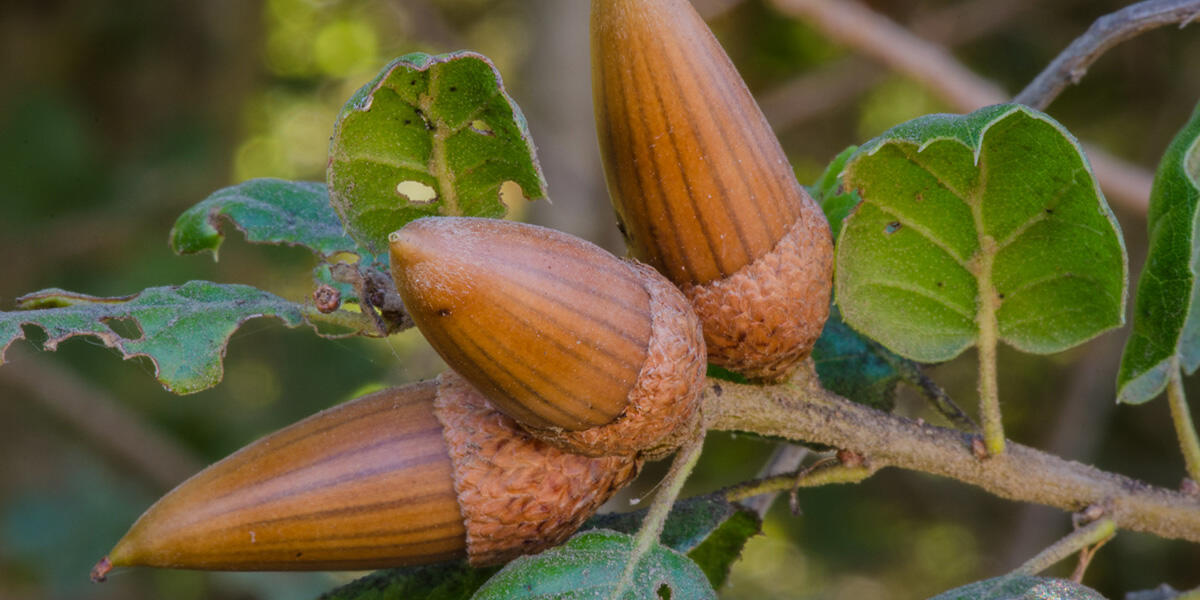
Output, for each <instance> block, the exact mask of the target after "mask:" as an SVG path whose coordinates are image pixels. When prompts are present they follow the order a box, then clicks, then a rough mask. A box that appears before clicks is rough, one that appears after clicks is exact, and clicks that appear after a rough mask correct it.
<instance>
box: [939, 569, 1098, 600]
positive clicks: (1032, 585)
mask: <svg viewBox="0 0 1200 600" xmlns="http://www.w3.org/2000/svg"><path fill="white" fill-rule="evenodd" d="M930 600H1104V596H1101V595H1100V594H1099V593H1097V592H1096V591H1095V590H1093V589H1091V588H1088V587H1084V586H1082V585H1079V584H1078V583H1075V582H1072V581H1068V580H1066V579H1049V578H1045V577H1030V576H1023V575H1022V576H1006V577H997V578H995V579H987V580H984V581H978V582H975V583H972V584H971V585H967V586H963V587H960V588H958V589H955V590H950V591H949V592H946V593H944V594H939V595H937V596H935V597H933V598H931V599H930Z"/></svg>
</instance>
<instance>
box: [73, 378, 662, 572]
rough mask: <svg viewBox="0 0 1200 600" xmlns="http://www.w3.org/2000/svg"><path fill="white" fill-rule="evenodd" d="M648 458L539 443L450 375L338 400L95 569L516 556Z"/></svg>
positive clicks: (164, 508) (210, 478) (219, 471)
mask: <svg viewBox="0 0 1200 600" xmlns="http://www.w3.org/2000/svg"><path fill="white" fill-rule="evenodd" d="M639 468H640V462H639V461H637V460H636V459H633V458H629V457H604V458H587V457H583V456H578V455H574V454H570V453H567V452H563V451H561V450H559V449H557V448H554V447H552V446H550V445H548V444H546V443H545V442H542V441H540V440H537V439H536V438H533V437H531V436H530V435H529V434H528V433H527V432H525V431H524V430H523V429H521V428H520V427H518V426H517V425H516V424H515V423H514V422H513V421H512V420H511V419H510V418H509V417H506V416H504V415H502V414H501V413H499V412H497V411H496V410H495V409H494V408H492V407H491V405H490V404H488V402H487V401H486V400H485V399H484V398H483V397H482V396H481V395H480V394H479V392H477V391H476V390H475V389H474V388H472V387H471V386H470V385H469V384H467V383H466V382H465V381H464V380H463V379H462V378H461V377H458V376H457V375H456V374H454V373H453V372H447V373H446V374H444V375H442V376H441V377H440V378H439V379H438V380H437V381H436V382H428V383H419V384H415V385H409V386H406V387H402V388H394V389H389V390H385V391H382V392H378V393H375V394H371V395H368V396H364V397H361V398H358V399H356V400H353V401H350V402H347V403H345V404H342V405H339V406H336V407H334V408H331V409H329V410H326V411H324V412H321V413H319V414H317V415H314V416H312V417H310V418H308V419H305V420H303V421H301V422H299V423H296V424H295V425H292V426H290V427H288V428H286V429H283V430H280V431H278V432H276V433H273V434H271V435H269V436H267V437H265V438H263V439H260V440H258V441H257V442H254V443H253V444H250V445H249V446H247V447H245V448H243V449H242V450H239V451H238V452H236V453H234V454H233V455H231V456H229V457H228V458H226V459H224V460H222V461H220V462H218V463H216V464H214V465H212V466H210V467H208V468H207V469H205V470H204V471H201V472H200V473H199V474H197V475H195V476H194V477H192V478H191V479H189V480H187V481H185V482H184V483H182V484H181V485H180V486H179V487H177V488H175V489H174V490H172V491H171V492H170V493H168V494H167V495H166V496H164V497H163V498H162V499H160V500H159V501H158V502H157V503H156V504H154V505H153V506H151V507H150V509H149V510H147V511H146V513H145V514H143V515H142V516H141V518H140V519H138V521H137V522H136V523H134V525H133V527H132V528H131V529H130V530H129V532H128V533H126V534H125V537H123V538H122V539H121V540H120V541H119V542H118V543H117V545H116V547H114V548H113V550H112V552H111V553H110V554H109V556H108V557H107V558H105V559H104V560H103V561H101V562H100V564H98V565H97V566H96V569H95V570H94V571H93V578H94V579H97V580H103V578H104V576H105V575H106V574H107V572H108V571H109V570H110V569H112V568H113V567H120V566H135V565H142V566H154V567H171V568H182V569H218V570H238V571H242V570H256V571H265V570H293V571H295V570H331V569H343V570H360V569H375V568H383V567H393V566H402V565H415V564H425V563H433V562H440V561H444V560H450V559H454V558H461V557H464V556H465V557H468V558H469V559H470V561H471V563H472V564H475V565H488V564H497V563H502V562H506V561H508V560H510V559H512V558H514V557H516V556H519V555H521V554H525V553H531V552H537V551H540V550H541V549H544V548H547V547H550V546H553V545H555V544H557V543H559V542H561V541H563V540H564V539H566V537H567V536H569V535H570V534H571V533H572V532H574V531H575V529H576V528H578V527H579V525H580V524H581V523H582V522H583V521H584V520H585V519H587V517H588V516H590V515H591V514H592V512H593V511H595V509H596V508H597V507H599V506H600V505H601V504H603V503H604V501H605V500H607V499H608V497H609V496H610V495H612V493H613V492H615V491H616V490H617V489H619V488H620V487H621V486H623V485H624V484H625V483H627V482H628V481H629V480H630V479H632V478H633V477H634V476H635V475H636V474H637V471H638V469H639Z"/></svg>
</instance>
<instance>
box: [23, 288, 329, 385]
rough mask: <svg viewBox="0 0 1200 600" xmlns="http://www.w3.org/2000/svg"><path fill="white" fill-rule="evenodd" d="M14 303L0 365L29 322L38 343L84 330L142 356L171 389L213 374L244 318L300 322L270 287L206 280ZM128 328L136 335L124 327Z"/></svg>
mask: <svg viewBox="0 0 1200 600" xmlns="http://www.w3.org/2000/svg"><path fill="white" fill-rule="evenodd" d="M17 308H18V309H19V310H18V311H15V312H0V364H2V363H3V359H4V354H5V351H6V350H8V347H9V346H10V345H12V343H13V342H15V341H16V340H18V339H22V338H24V337H25V333H24V331H22V326H24V325H33V326H37V327H40V328H42V329H43V330H45V332H46V335H47V338H48V339H47V340H46V342H45V344H44V347H45V349H46V350H54V349H56V348H57V347H58V344H59V342H62V341H63V340H65V339H67V338H71V337H75V336H81V335H85V336H93V337H96V338H99V339H100V341H101V342H103V343H104V345H106V346H108V347H110V348H115V349H117V350H118V351H120V352H121V355H122V356H123V357H124V358H126V359H128V358H132V357H135V356H145V357H147V358H149V359H150V360H151V361H152V362H153V363H154V367H155V375H156V377H157V379H158V381H159V382H160V383H162V384H163V386H164V387H165V388H167V389H168V390H170V391H172V392H175V393H177V394H190V393H194V392H199V391H201V390H205V389H208V388H210V387H212V386H214V385H216V384H217V383H219V382H220V381H221V377H222V376H223V373H224V368H223V366H222V360H223V359H224V357H225V347H226V345H227V344H228V343H229V337H230V336H231V335H233V332H234V331H236V330H237V329H238V327H240V326H241V325H242V324H243V323H245V322H246V321H248V320H250V319H253V318H256V317H275V318H277V319H279V320H281V321H283V322H284V324H285V325H287V326H288V327H298V326H300V325H301V324H303V323H304V322H305V321H304V316H303V314H302V312H301V307H300V306H299V305H297V304H294V303H292V302H288V301H287V300H284V299H283V298H280V297H278V296H276V295H274V294H270V293H268V292H264V291H262V290H259V289H257V288H253V287H250V286H245V285H223V284H217V283H210V282H207V281H192V282H188V283H186V284H184V285H181V286H174V287H156V288H148V289H146V290H143V291H142V292H141V293H139V294H134V295H132V296H125V297H120V298H97V297H94V296H86V295H83V294H76V293H73V292H65V291H63V290H57V289H54V290H44V291H41V292H37V293H34V294H30V295H27V296H23V297H21V298H19V299H17ZM122 325H123V326H122ZM114 326H117V327H118V328H117V329H114ZM134 327H136V328H137V329H138V330H139V333H138V334H137V336H136V337H132V336H130V334H129V332H128V331H126V330H127V329H131V328H134ZM122 333H125V335H122ZM127 336H129V337H127Z"/></svg>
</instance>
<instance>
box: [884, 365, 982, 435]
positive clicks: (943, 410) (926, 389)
mask: <svg viewBox="0 0 1200 600" xmlns="http://www.w3.org/2000/svg"><path fill="white" fill-rule="evenodd" d="M885 356H886V353H885ZM886 360H887V361H888V364H890V365H892V368H893V369H896V370H897V371H899V372H900V373H901V376H902V377H903V378H904V382H905V383H907V384H909V385H911V386H913V387H914V388H916V389H917V390H918V391H920V392H921V394H922V395H924V396H925V399H926V400H929V404H930V406H932V407H933V408H934V410H936V411H938V413H940V414H941V415H942V416H943V417H945V418H946V420H947V421H949V422H950V423H951V424H953V425H954V426H955V427H957V428H959V429H961V430H963V431H979V425H978V424H976V423H975V421H972V420H971V417H969V416H967V413H965V412H963V409H961V408H959V406H958V404H956V403H955V402H954V399H953V398H951V397H950V394H947V393H946V390H944V389H942V387H941V386H939V385H938V384H937V382H936V381H934V380H933V379H932V378H931V377H929V376H928V375H926V374H925V373H923V372H922V371H921V367H920V366H919V365H917V364H915V363H912V362H909V361H907V360H903V359H898V358H893V357H890V356H887V357H886Z"/></svg>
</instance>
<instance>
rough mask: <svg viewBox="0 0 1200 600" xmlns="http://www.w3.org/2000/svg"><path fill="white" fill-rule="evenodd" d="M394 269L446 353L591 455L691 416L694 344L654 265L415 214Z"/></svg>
mask: <svg viewBox="0 0 1200 600" xmlns="http://www.w3.org/2000/svg"><path fill="white" fill-rule="evenodd" d="M391 255H392V276H393V278H394V280H395V282H396V288H397V289H398V290H399V292H400V296H401V298H403V300H404V303H405V306H406V308H407V309H408V311H409V314H410V315H411V316H412V318H413V321H414V322H415V323H416V324H417V327H419V328H420V329H421V332H422V333H423V334H425V337H426V338H427V339H428V340H429V342H430V344H431V345H432V346H433V347H434V349H435V350H437V352H438V354H440V355H441V356H442V358H443V359H445V360H446V362H447V364H449V365H450V366H451V368H453V369H454V370H455V371H457V372H458V373H460V374H461V375H462V376H463V377H465V378H466V379H467V380H468V381H470V382H471V384H472V385H474V386H475V387H476V388H478V389H479V390H480V391H481V392H483V394H484V395H485V396H486V397H487V398H488V400H489V401H491V403H492V404H493V405H495V406H496V407H497V408H499V409H500V410H501V411H503V412H505V413H506V414H508V415H510V416H512V417H513V418H514V419H516V420H517V421H519V422H520V423H521V424H522V425H524V426H526V428H527V429H529V430H531V431H533V432H534V433H535V434H537V435H539V436H540V437H543V438H544V439H547V440H549V441H552V442H554V443H556V444H559V445H562V446H564V447H569V448H571V449H572V450H573V451H576V452H581V453H585V454H589V455H593V456H597V455H603V454H628V453H632V452H637V451H644V450H649V451H652V452H654V453H658V452H663V451H668V450H667V448H668V447H670V446H671V444H673V443H674V437H673V435H674V433H675V432H676V428H677V426H679V425H680V424H683V423H690V422H692V420H693V419H695V418H696V415H697V412H696V411H697V408H696V407H697V405H698V397H699V392H700V389H701V387H702V385H703V378H704V371H705V361H704V356H705V354H704V345H703V339H702V333H701V331H700V327H699V321H698V320H697V319H696V317H695V315H694V313H693V312H692V310H691V308H690V307H689V306H688V303H687V300H686V299H685V298H684V297H683V296H682V294H680V292H679V291H678V290H677V289H675V288H674V287H673V286H672V285H671V284H670V282H668V281H666V280H665V279H664V278H663V277H662V276H661V275H659V274H658V273H656V272H654V270H653V269H648V268H645V267H644V266H641V265H638V264H636V263H633V262H630V261H623V260H621V259H618V258H616V257H614V256H612V255H611V254H609V253H607V252H605V251H604V250H602V249H601V248H599V247H597V246H595V245H593V244H590V243H588V242H585V241H583V240H581V239H579V238H576V237H573V236H570V235H567V234H564V233H561V232H558V231H554V230H551V229H546V228H543V227H537V226H534V225H527V224H523V223H513V222H509V221H499V220H494V219H474V218H457V217H440V218H437V217H435V218H426V219H419V220H417V221H413V222H412V223H409V224H408V225H407V226H405V227H404V228H403V229H401V230H400V231H397V232H396V233H394V234H392V236H391Z"/></svg>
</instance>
